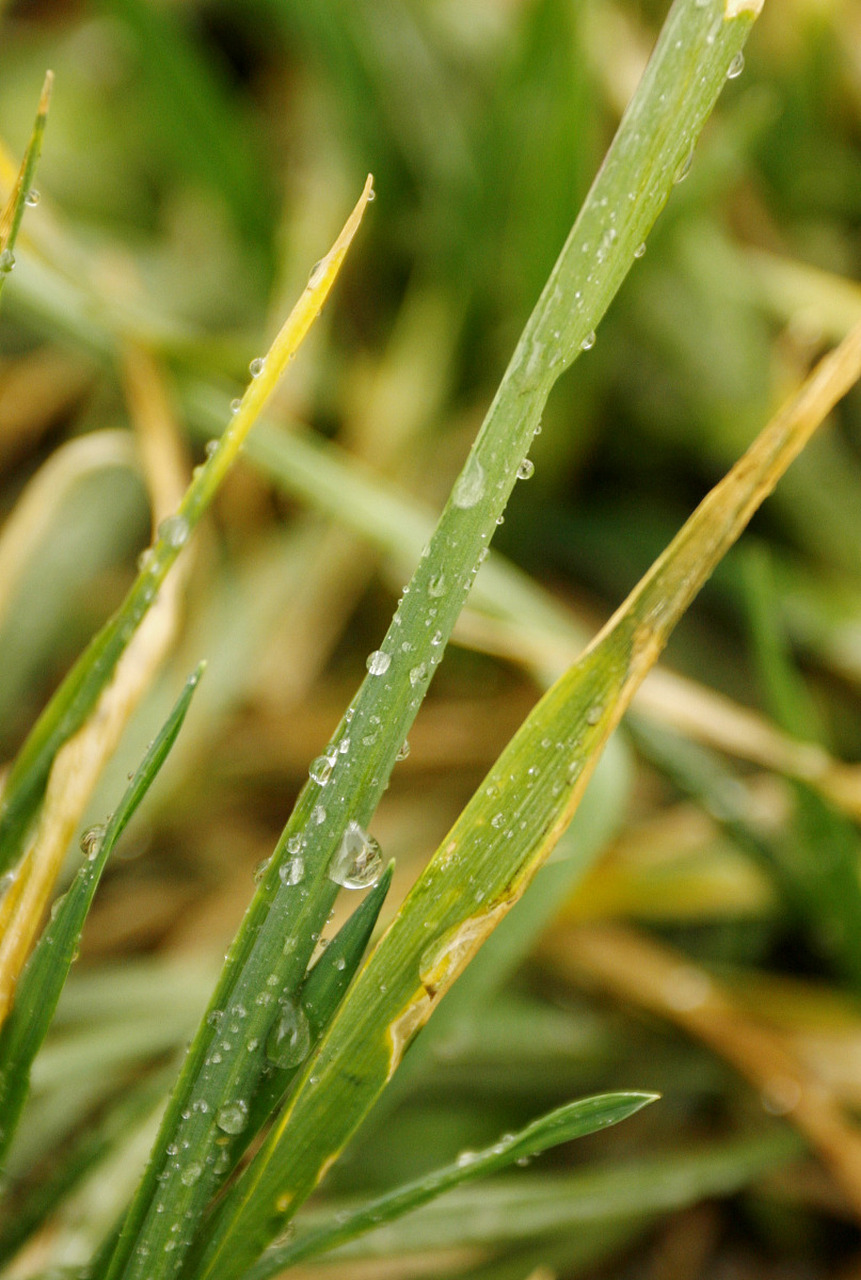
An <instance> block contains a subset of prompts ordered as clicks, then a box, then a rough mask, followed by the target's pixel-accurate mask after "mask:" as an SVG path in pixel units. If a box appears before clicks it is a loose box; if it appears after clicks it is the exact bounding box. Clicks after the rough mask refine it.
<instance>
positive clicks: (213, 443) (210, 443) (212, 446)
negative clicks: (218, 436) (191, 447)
mask: <svg viewBox="0 0 861 1280" xmlns="http://www.w3.org/2000/svg"><path fill="white" fill-rule="evenodd" d="M220 443H221V441H220V440H207V442H206V446H205V447H204V450H203V452H204V453H205V454H206V456H207V458H211V457H212V455H213V454H214V453H217V451H218V446H219V444H220Z"/></svg>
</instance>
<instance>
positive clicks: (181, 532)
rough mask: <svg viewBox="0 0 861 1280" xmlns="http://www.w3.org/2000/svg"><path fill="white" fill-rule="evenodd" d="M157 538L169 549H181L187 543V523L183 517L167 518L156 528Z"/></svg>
mask: <svg viewBox="0 0 861 1280" xmlns="http://www.w3.org/2000/svg"><path fill="white" fill-rule="evenodd" d="M158 536H159V537H160V538H162V539H163V540H164V541H165V542H166V543H167V545H168V546H169V547H182V546H185V544H186V542H188V521H187V520H186V518H185V516H180V515H176V516H168V517H167V519H166V520H162V522H161V524H160V525H159V527H158Z"/></svg>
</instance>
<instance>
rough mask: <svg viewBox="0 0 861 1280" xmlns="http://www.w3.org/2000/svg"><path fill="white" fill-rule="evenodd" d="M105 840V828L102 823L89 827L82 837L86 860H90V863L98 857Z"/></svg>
mask: <svg viewBox="0 0 861 1280" xmlns="http://www.w3.org/2000/svg"><path fill="white" fill-rule="evenodd" d="M104 838H105V826H104V823H101V822H97V823H96V825H95V826H94V827H87V830H86V831H85V832H84V834H83V835H82V836H81V853H82V854H83V855H84V857H85V858H89V860H90V862H92V861H93V859H94V858H96V857H97V856H98V852H99V850H100V849H101V847H102V841H103V840H104Z"/></svg>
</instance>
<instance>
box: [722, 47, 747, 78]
mask: <svg viewBox="0 0 861 1280" xmlns="http://www.w3.org/2000/svg"><path fill="white" fill-rule="evenodd" d="M742 71H744V54H743V53H742V52H741V50H739V52H738V53H737V54H736V55H735V57H734V58H733V60H732V62H731V63H730V64H729V66H728V67H727V73H726V78H727V80H736V79H737V78H738V77H739V76H740V75H741V73H742Z"/></svg>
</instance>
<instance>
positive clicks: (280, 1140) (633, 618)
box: [194, 328, 861, 1280]
mask: <svg viewBox="0 0 861 1280" xmlns="http://www.w3.org/2000/svg"><path fill="white" fill-rule="evenodd" d="M859 373H861V328H859V329H857V330H855V331H853V333H852V334H850V336H849V337H848V338H847V339H846V341H845V342H844V343H843V344H841V346H840V347H839V348H837V350H836V351H834V352H832V353H831V354H830V355H829V356H827V357H826V358H825V359H824V360H822V361H821V363H820V364H819V366H817V368H816V369H815V370H814V371H813V373H812V374H811V375H810V377H809V378H808V380H807V382H806V383H805V384H804V385H803V387H802V388H801V389H800V390H799V392H798V393H797V394H796V396H795V397H794V398H793V399H792V400H791V401H790V402H789V404H788V405H786V406H785V407H784V408H783V409H782V410H781V411H780V412H779V413H778V414H777V415H776V416H775V418H774V419H773V420H772V421H771V422H770V423H769V424H768V426H767V427H766V428H765V430H764V431H763V432H762V434H761V435H760V436H759V437H758V438H757V440H756V441H755V442H754V443H753V444H752V445H751V447H750V448H749V449H748V451H747V453H746V454H745V455H744V457H743V458H742V459H741V460H740V461H739V462H738V463H737V464H736V466H735V467H734V468H733V469H732V471H731V472H730V473H729V474H728V475H727V476H726V477H725V478H724V479H723V480H722V481H721V482H720V483H719V484H718V485H717V486H716V487H715V488H714V489H713V490H712V492H711V493H710V494H709V495H708V496H707V497H706V498H705V499H704V500H703V502H702V503H701V504H700V506H699V507H698V508H697V510H696V511H695V512H694V514H693V515H692V516H691V518H690V519H689V520H688V522H687V524H686V525H685V526H684V527H683V528H682V529H681V531H680V532H679V534H678V535H677V536H676V538H675V539H674V540H673V542H672V543H671V544H670V546H669V547H668V548H667V550H666V551H665V552H664V554H663V555H662V556H661V557H660V558H659V559H658V561H657V562H656V563H655V565H654V566H653V567H652V569H651V570H650V571H649V573H648V574H647V575H646V577H645V578H644V579H643V580H642V581H641V583H640V584H639V585H638V586H637V587H636V588H635V590H634V591H633V592H632V594H631V595H630V596H629V598H628V600H627V601H626V602H625V603H624V604H623V605H622V606H621V607H620V608H619V609H618V610H617V612H616V614H615V615H614V616H613V617H612V618H611V619H610V621H609V622H608V624H607V625H606V627H605V628H604V629H603V631H602V632H601V633H600V634H599V635H598V636H597V637H596V639H595V640H594V641H593V643H592V644H591V645H590V647H589V648H588V649H587V650H586V652H585V653H584V655H583V657H582V658H581V659H580V661H579V662H577V663H576V664H575V665H574V667H572V668H571V669H570V670H569V671H568V672H567V673H566V674H565V675H564V676H563V677H562V678H561V679H560V680H559V681H558V682H557V683H556V685H554V686H553V688H552V689H551V690H550V691H549V692H548V693H547V694H546V695H545V697H544V698H543V699H542V700H541V702H540V703H539V704H538V706H537V707H536V709H535V711H533V713H532V714H531V715H530V716H529V717H528V719H527V720H526V722H525V723H524V725H523V726H522V728H521V729H520V730H519V731H518V733H517V734H516V735H515V737H514V738H513V739H512V741H511V743H510V744H509V746H508V747H507V748H506V749H505V751H503V753H502V755H501V756H500V758H499V760H498V761H497V763H496V765H495V766H494V768H493V769H492V770H491V772H490V773H489V774H488V776H487V778H486V779H485V782H484V783H483V784H482V787H481V788H480V790H479V792H478V793H477V794H476V796H475V797H474V798H473V800H472V801H471V802H470V804H469V805H468V806H467V808H466V809H465V810H464V812H463V813H462V815H461V817H460V818H459V819H458V821H457V822H456V823H455V826H454V827H453V828H452V830H451V832H450V833H449V836H448V838H447V839H446V840H445V841H444V843H443V844H442V846H441V847H440V849H439V850H438V851H437V853H436V855H435V856H434V858H433V859H432V861H431V863H430V864H429V866H428V868H427V869H426V871H425V872H424V874H423V875H422V876H421V878H420V879H419V881H418V882H417V884H416V885H415V887H414V888H413V890H412V892H411V893H410V895H409V897H408V898H407V900H406V902H405V903H404V905H403V907H402V908H401V911H400V912H399V914H398V916H397V918H396V920H395V921H394V923H393V924H392V925H391V927H390V928H389V930H388V932H387V933H386V934H385V935H384V937H383V939H382V941H381V942H380V944H379V946H378V947H377V949H376V951H375V952H374V954H373V955H372V956H371V959H370V960H369V962H368V963H367V965H366V966H365V968H364V969H363V970H362V972H361V974H360V975H359V978H358V979H357V982H356V984H355V986H354V987H353V989H352V994H351V998H350V999H349V1000H348V1001H347V1002H345V1004H344V1005H342V1006H341V1009H340V1011H339V1013H338V1014H337V1015H336V1017H335V1020H334V1022H333V1024H332V1026H331V1027H330V1029H329V1031H328V1032H327V1034H326V1035H325V1036H324V1038H323V1040H322V1042H321V1044H320V1047H319V1049H318V1051H317V1053H316V1054H315V1055H313V1057H312V1059H311V1060H310V1062H309V1064H308V1066H307V1067H306V1069H305V1074H304V1078H303V1080H302V1082H301V1083H300V1085H299V1087H298V1089H297V1091H296V1093H295V1094H294V1096H293V1097H292V1099H291V1101H290V1103H289V1104H288V1106H287V1108H286V1110H285V1112H284V1113H283V1114H282V1116H281V1117H280V1119H279V1121H278V1123H277V1124H276V1126H275V1127H274V1129H273V1131H272V1133H271V1134H270V1136H269V1138H268V1139H267V1142H266V1143H265V1144H264V1147H263V1148H262V1149H261V1151H260V1152H259V1153H258V1155H257V1157H256V1158H255V1159H254V1160H253V1161H252V1163H251V1165H250V1166H249V1168H248V1169H247V1170H246V1172H245V1173H244V1174H243V1176H242V1177H241V1178H240V1179H239V1181H238V1183H237V1185H236V1187H235V1188H234V1189H233V1190H232V1191H231V1192H230V1193H229V1194H228V1196H227V1198H226V1200H225V1203H224V1205H223V1207H222V1210H221V1213H220V1216H219V1218H218V1220H217V1221H216V1223H215V1225H214V1228H213V1231H212V1233H211V1237H210V1243H209V1246H208V1248H207V1250H206V1253H205V1255H204V1260H203V1262H202V1264H201V1266H200V1268H199V1270H198V1271H196V1272H194V1274H195V1275H199V1276H201V1277H202V1276H210V1275H214V1274H217V1275H218V1276H219V1280H221V1277H222V1276H224V1277H228V1276H233V1275H238V1274H241V1269H242V1266H243V1265H248V1264H249V1263H250V1261H251V1260H252V1258H253V1254H254V1253H255V1252H258V1251H259V1250H260V1248H261V1247H263V1245H265V1243H266V1241H267V1240H268V1239H271V1237H272V1235H274V1234H275V1233H276V1232H277V1231H279V1230H282V1229H283V1226H284V1223H285V1222H286V1221H287V1220H288V1219H289V1218H290V1217H291V1216H292V1214H293V1213H294V1212H295V1210H296V1208H298V1205H299V1204H300V1203H301V1202H302V1200H304V1198H305V1197H306V1196H307V1194H308V1193H309V1192H310V1190H311V1189H312V1187H313V1185H314V1182H315V1181H316V1180H317V1178H318V1177H319V1176H320V1174H321V1173H322V1172H323V1171H325V1168H326V1167H327V1166H328V1164H329V1163H330V1162H331V1160H332V1159H333V1158H334V1156H335V1155H336V1154H337V1152H338V1151H340V1149H341V1147H342V1146H343V1144H344V1142H345V1141H346V1140H347V1138H348V1137H349V1136H350V1134H351V1132H352V1131H353V1129H354V1128H355V1126H356V1124H357V1123H358V1120H359V1118H360V1117H361V1115H362V1114H363V1113H364V1111H365V1110H367V1109H368V1108H369V1107H370V1105H371V1103H372V1102H373V1101H374V1099H375V1098H376V1096H377V1095H378V1094H379V1093H380V1092H381V1091H382V1089H383V1088H384V1086H385V1084H386V1082H387V1080H388V1079H389V1078H390V1077H391V1075H392V1074H393V1072H394V1071H395V1069H396V1068H397V1065H398V1063H399V1061H400V1059H401V1057H402V1055H403V1053H404V1051H405V1049H406V1048H407V1046H408V1044H409V1042H410V1040H411V1039H412V1038H413V1036H414V1035H415V1033H416V1032H417V1031H418V1030H419V1028H420V1027H421V1026H422V1025H423V1024H424V1023H425V1022H426V1021H427V1019H428V1017H429V1016H430V1014H431V1013H432V1011H433V1008H434V1006H435V1005H436V1003H437V1001H438V1000H439V999H440V997H441V996H442V995H443V994H444V993H445V991H446V990H447V989H448V988H449V987H450V986H451V984H452V983H453V982H454V980H455V978H456V977H457V975H458V974H459V973H460V972H461V970H462V969H463V968H464V967H465V966H466V965H467V963H468V962H469V960H470V958H471V957H472V955H473V954H474V953H475V952H476V951H477V950H478V948H479V946H480V945H481V943H482V942H483V941H484V939H485V938H486V937H487V936H488V935H489V934H490V933H491V932H492V931H493V929H494V928H495V927H496V925H497V924H498V922H499V921H500V920H501V919H502V918H503V917H504V916H505V915H506V914H507V913H508V911H509V910H510V908H511V907H512V906H513V905H514V903H515V901H517V899H518V898H519V897H520V896H521V894H522V893H523V891H524V890H525V888H526V886H527V884H528V883H529V881H530V880H531V878H532V876H533V875H534V874H535V872H536V870H537V869H538V867H539V866H540V865H541V864H542V863H543V861H544V860H545V859H546V857H547V856H548V854H549V852H550V851H551V850H552V848H553V847H554V845H555V844H556V841H557V840H558V839H559V836H560V835H561V833H562V831H564V830H565V828H566V826H567V825H568V823H569V821H570V819H571V816H572V814H573V812H574V810H575V809H576V807H577V804H578V803H579V800H580V797H581V795H582V793H583V790H584V789H585V786H586V783H587V782H588V779H589V777H590V776H591V773H592V770H593V769H594V766H595V763H596V760H597V758H598V756H599V755H600V752H601V750H602V748H603V746H604V744H605V743H606V741H607V739H608V737H609V736H610V734H611V732H612V731H613V729H614V728H615V727H616V725H617V724H618V722H619V720H620V719H621V716H622V715H623V713H624V711H625V710H626V709H627V707H628V705H629V703H630V701H631V699H632V698H633V695H634V693H635V691H636V689H637V688H638V686H639V684H640V683H641V682H642V680H643V679H644V678H645V676H646V674H647V672H648V671H649V669H650V668H651V666H652V665H653V664H654V662H655V661H656V660H657V658H658V656H659V654H660V652H661V650H662V648H663V646H664V644H665V643H666V640H667V637H668V636H669V634H670V631H671V630H672V628H673V626H674V625H675V623H676V621H677V620H678V618H679V617H680V616H681V614H682V613H683V612H684V610H685V609H686V607H687V606H688V604H689V603H690V601H691V599H692V598H693V596H694V595H695V594H696V591H697V589H698V588H699V587H700V586H701V585H702V583H703V582H704V581H705V579H706V578H707V577H708V575H709V573H710V572H711V570H712V569H713V567H714V565H715V564H716V563H717V562H718V560H719V559H720V558H721V556H722V555H723V554H724V553H725V551H726V550H727V548H728V547H729V546H731V545H732V543H733V542H734V541H735V539H736V538H737V537H738V535H739V533H740V532H741V530H742V529H743V528H744V526H745V524H746V523H747V521H748V520H749V519H750V516H751V515H752V513H753V511H754V510H755V509H756V507H757V506H758V505H759V503H760V502H761V501H762V500H763V498H764V497H765V496H766V495H767V494H768V493H769V492H770V491H771V489H772V488H773V487H774V485H775V484H776V483H777V480H778V478H779V476H780V475H781V474H782V471H783V470H785V468H786V467H787V466H788V465H789V464H790V462H791V461H792V460H793V458H794V457H796V456H797V454H798V453H799V452H800V450H801V449H802V448H803V445H804V444H805V443H806V441H807V439H808V438H809V437H810V435H811V434H812V433H813V431H814V430H815V428H816V426H817V425H818V423H819V422H820V421H821V420H822V418H823V417H824V416H825V414H827V413H828V412H829V410H830V409H831V408H832V407H833V405H834V404H835V403H836V401H837V400H838V399H839V398H840V396H841V395H843V394H844V393H845V392H846V390H847V389H848V388H849V387H850V386H851V385H852V383H853V382H854V381H855V379H856V378H857V377H858V376H859ZM536 761H538V762H540V763H538V764H536V763H535V762H536ZM381 988H382V989H381ZM344 1062H349V1063H350V1091H349V1098H350V1101H349V1106H348V1105H347V1103H346V1099H345V1098H344V1092H345V1091H344V1085H343V1081H342V1075H343V1066H342V1064H343V1063H344ZM359 1064H361V1067H359ZM360 1070H361V1074H360ZM332 1097H337V1098H340V1099H341V1102H340V1107H339V1110H338V1111H337V1114H334V1113H333V1111H332V1104H331V1103H330V1102H328V1099H329V1098H332ZM324 1117H325V1118H324ZM315 1148H316V1151H317V1153H318V1158H316V1159H315V1160H313V1161H312V1160H311V1159H310V1158H309V1156H310V1152H311V1151H314V1150H315ZM300 1153H301V1154H300ZM314 1163H316V1164H317V1174H316V1176H315V1175H314V1173H313V1172H312V1164H314ZM234 1266H235V1268H236V1269H235V1270H234V1269H233V1268H234Z"/></svg>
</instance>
